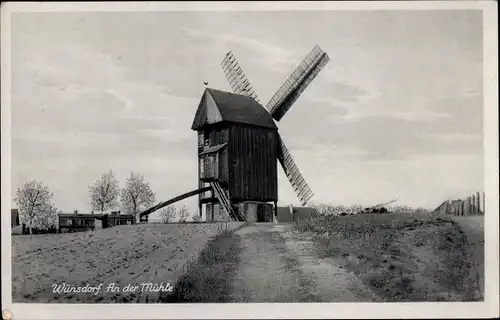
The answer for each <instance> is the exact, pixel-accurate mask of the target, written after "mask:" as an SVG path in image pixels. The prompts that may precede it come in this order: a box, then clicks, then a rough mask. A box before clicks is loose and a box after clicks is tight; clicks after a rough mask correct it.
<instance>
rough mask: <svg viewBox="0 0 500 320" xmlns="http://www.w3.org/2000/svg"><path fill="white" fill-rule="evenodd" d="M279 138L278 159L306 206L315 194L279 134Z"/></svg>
mask: <svg viewBox="0 0 500 320" xmlns="http://www.w3.org/2000/svg"><path fill="white" fill-rule="evenodd" d="M278 140H279V145H278V160H279V162H280V164H281V166H282V167H283V171H285V174H286V177H287V178H288V181H290V183H291V185H292V187H293V190H294V191H295V193H296V194H297V197H298V198H299V200H300V202H301V203H302V205H304V206H305V205H306V204H307V202H308V201H309V200H310V199H311V198H312V197H313V195H314V194H313V192H312V190H311V188H309V185H308V184H307V182H306V180H305V179H304V177H303V176H302V174H301V173H300V171H299V168H297V165H296V164H295V161H293V158H292V156H291V154H290V152H289V151H288V149H287V147H286V146H285V143H284V142H283V140H282V139H281V137H280V136H279V135H278Z"/></svg>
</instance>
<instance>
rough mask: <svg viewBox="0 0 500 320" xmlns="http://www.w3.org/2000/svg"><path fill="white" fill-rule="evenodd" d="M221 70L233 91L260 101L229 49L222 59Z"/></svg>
mask: <svg viewBox="0 0 500 320" xmlns="http://www.w3.org/2000/svg"><path fill="white" fill-rule="evenodd" d="M221 65H222V70H223V71H224V74H225V75H226V78H227V80H228V81H229V85H230V86H231V89H233V92H234V93H236V94H241V95H245V96H249V97H251V98H253V99H254V100H255V101H257V102H258V103H260V101H259V98H258V97H257V94H256V93H255V91H254V89H253V87H252V85H251V84H250V81H248V79H247V77H246V76H245V74H244V73H243V70H242V69H241V67H240V64H239V63H238V61H237V60H236V58H235V56H234V55H233V53H232V52H231V51H229V52H228V53H227V54H226V56H225V57H224V59H223V60H222V63H221Z"/></svg>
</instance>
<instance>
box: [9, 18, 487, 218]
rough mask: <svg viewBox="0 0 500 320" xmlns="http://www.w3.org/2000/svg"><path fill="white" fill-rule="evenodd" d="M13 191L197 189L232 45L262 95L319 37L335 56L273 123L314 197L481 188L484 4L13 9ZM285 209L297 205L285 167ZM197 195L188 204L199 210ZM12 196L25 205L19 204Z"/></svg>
mask: <svg viewBox="0 0 500 320" xmlns="http://www.w3.org/2000/svg"><path fill="white" fill-rule="evenodd" d="M11 21H12V24H11V31H12V36H11V38H12V43H11V49H12V51H11V70H12V82H11V86H12V91H11V130H12V131H11V133H12V134H11V137H12V140H11V141H12V144H11V157H12V158H11V164H12V166H11V170H12V187H13V195H14V194H15V190H17V188H19V187H21V186H22V185H23V184H24V183H25V182H27V181H28V180H33V179H34V180H39V181H42V182H43V183H45V184H46V185H47V186H48V187H49V188H50V189H51V190H52V191H53V192H54V200H55V203H56V206H57V207H58V208H59V209H61V210H63V211H67V212H72V211H73V210H74V209H78V210H79V211H80V212H89V211H90V200H89V195H88V186H89V185H90V184H91V183H92V182H93V181H95V180H97V179H98V178H99V177H100V175H101V174H102V173H104V172H106V171H109V170H110V169H111V170H113V171H115V172H116V174H117V177H118V179H119V181H120V183H121V185H122V186H123V184H124V182H125V179H126V177H127V175H129V174H130V172H131V171H134V172H138V173H141V174H143V175H144V176H145V178H146V180H148V181H149V182H150V184H151V187H152V188H153V190H154V192H155V193H156V197H157V200H158V201H161V200H167V199H170V198H172V197H174V196H176V195H179V194H181V193H184V192H187V191H191V190H193V189H195V188H196V187H197V185H198V184H197V174H198V170H197V156H196V152H197V141H196V133H195V132H194V131H192V130H191V124H192V121H193V118H194V115H195V112H196V109H197V106H198V103H199V100H200V99H201V96H202V93H203V91H204V89H205V85H204V82H205V81H208V82H209V85H208V86H209V87H211V88H215V89H220V90H227V91H230V87H229V85H228V83H227V81H226V79H225V77H224V73H223V72H222V69H221V66H220V62H221V61H222V59H223V57H224V55H225V53H226V52H227V51H228V50H231V51H232V52H233V53H234V55H235V56H236V58H237V59H238V61H239V63H240V65H241V67H242V68H243V70H244V72H245V73H246V75H247V77H248V78H249V80H250V82H251V83H252V85H253V87H254V89H255V91H256V93H257V95H258V96H259V98H260V100H261V101H262V102H263V103H264V104H265V103H267V101H268V100H269V99H270V98H271V96H272V95H273V94H274V92H275V91H276V90H277V89H278V88H279V87H280V86H281V84H282V83H283V82H284V81H285V80H286V78H287V76H288V75H289V74H290V73H291V72H292V71H293V69H294V68H295V67H296V66H297V65H298V64H299V63H300V61H301V60H302V59H303V58H304V57H305V56H306V55H307V53H308V52H309V51H310V50H311V49H312V47H313V46H314V45H316V44H318V45H319V46H320V47H321V48H322V49H323V50H324V51H326V52H327V54H328V55H329V57H330V59H331V61H330V62H329V63H328V65H327V66H326V67H325V68H324V69H323V70H322V71H321V72H320V74H319V75H318V76H317V77H316V79H315V80H314V81H313V82H312V83H311V84H310V86H309V87H308V88H307V89H306V91H305V92H304V93H303V94H302V96H301V97H300V98H299V99H298V100H297V101H296V103H295V104H294V106H293V107H292V108H291V109H290V110H289V111H288V113H287V114H286V115H285V117H284V118H283V119H282V120H281V121H280V122H279V123H278V125H279V132H280V135H281V136H282V138H283V140H284V141H285V143H286V145H287V147H288V148H289V149H290V152H291V154H292V156H293V158H294V159H295V162H296V163H297V165H298V167H299V169H300V170H301V172H302V174H303V176H304V177H305V179H306V181H307V182H308V184H309V185H310V187H311V189H312V190H313V192H314V194H315V196H314V197H313V198H312V201H313V202H316V203H318V202H327V203H333V204H346V205H350V204H362V205H370V204H373V205H374V204H377V203H380V202H385V201H389V200H392V199H398V200H399V203H400V204H405V205H410V206H414V207H426V208H434V207H436V206H438V205H439V204H440V203H441V202H442V201H444V200H446V199H449V198H458V197H464V196H468V195H469V194H471V193H472V192H475V191H479V190H483V185H484V183H483V179H484V177H483V160H484V158H483V125H482V124H483V109H482V105H483V98H482V92H483V89H482V17H481V12H480V11H472V10H469V11H458V10H454V11H444V10H441V11H426V10H421V11H344V12H339V11H336V12H335V11H322V12H319V11H317V12H315V11H303V12H300V11H280V12H276V11H275V12H265V11H259V12H256V11H254V12H248V11H247V12H245V11H244V12H220V11H219V12H194V11H191V12H180V11H179V12H72V13H69V12H65V13H61V12H52V13H48V12H47V13H13V14H12V18H11ZM279 170H280V171H279V180H278V185H279V204H280V205H288V204H296V205H298V204H299V201H298V199H297V197H296V196H295V194H294V192H293V189H292V187H291V186H290V185H289V183H288V181H287V179H286V177H285V176H284V174H283V172H282V171H281V169H279ZM196 202H197V198H196V197H193V198H190V199H186V200H183V201H182V202H181V203H180V204H181V205H182V204H186V205H187V206H188V207H189V208H190V209H191V210H192V211H193V212H195V211H196V210H197V209H196V208H197V204H196ZM13 205H15V203H14V202H13Z"/></svg>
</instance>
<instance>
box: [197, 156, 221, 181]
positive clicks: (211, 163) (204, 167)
mask: <svg viewBox="0 0 500 320" xmlns="http://www.w3.org/2000/svg"><path fill="white" fill-rule="evenodd" d="M218 158H219V157H218V154H217V153H213V154H206V155H203V156H202V157H201V159H200V169H201V178H202V179H203V180H213V179H218V177H219V175H218V171H219V170H218V169H219V161H218V160H219V159H218Z"/></svg>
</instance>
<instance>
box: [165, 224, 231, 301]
mask: <svg viewBox="0 0 500 320" xmlns="http://www.w3.org/2000/svg"><path fill="white" fill-rule="evenodd" d="M221 228H223V224H221ZM238 239H239V238H238V236H236V235H234V234H233V233H232V232H230V231H227V230H224V229H221V233H220V234H219V235H217V236H216V237H215V238H214V239H213V240H211V241H210V242H208V243H207V245H206V246H205V248H204V249H203V250H202V251H201V253H200V256H199V257H198V259H197V260H196V261H193V262H191V263H189V264H188V266H187V268H186V269H187V272H186V273H185V274H184V275H182V276H181V277H180V278H179V280H178V281H177V283H176V284H175V285H174V289H173V292H171V293H169V294H162V295H160V298H159V302H160V303H192V302H225V301H228V299H229V283H228V280H229V279H230V276H231V274H233V273H234V272H235V270H236V268H237V266H238V263H239V250H240V247H239V241H238Z"/></svg>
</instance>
